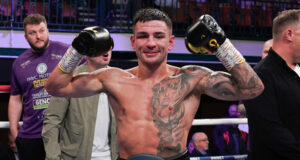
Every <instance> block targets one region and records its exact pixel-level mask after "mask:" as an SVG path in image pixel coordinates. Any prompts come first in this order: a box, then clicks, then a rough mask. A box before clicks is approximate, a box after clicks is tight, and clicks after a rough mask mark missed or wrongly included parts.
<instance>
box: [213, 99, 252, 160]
mask: <svg viewBox="0 0 300 160" xmlns="http://www.w3.org/2000/svg"><path fill="white" fill-rule="evenodd" d="M223 118H241V117H240V113H239V111H238V105H237V104H231V105H230V106H229V107H228V115H227V116H225V117H223ZM213 136H214V141H215V144H216V146H217V148H218V154H219V155H237V154H246V153H247V139H248V135H247V133H245V132H244V131H241V130H239V128H238V124H232V125H217V126H216V128H215V129H214V131H213Z"/></svg>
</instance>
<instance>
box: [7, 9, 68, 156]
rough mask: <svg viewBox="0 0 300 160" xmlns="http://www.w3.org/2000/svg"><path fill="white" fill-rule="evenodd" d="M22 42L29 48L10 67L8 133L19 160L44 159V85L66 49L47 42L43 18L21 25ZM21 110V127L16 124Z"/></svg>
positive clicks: (34, 17) (35, 16)
mask: <svg viewBox="0 0 300 160" xmlns="http://www.w3.org/2000/svg"><path fill="white" fill-rule="evenodd" d="M23 26H24V31H25V39H26V40H27V42H28V43H29V45H30V47H31V48H30V49H27V50H26V51H25V52H24V53H22V54H21V55H20V56H19V57H18V58H17V59H16V60H15V61H14V63H13V66H12V76H11V92H10V98H9V105H8V117H9V123H10V132H11V134H12V136H13V141H15V143H16V145H17V149H18V153H19V158H20V159H21V160H42V159H45V150H44V145H43V140H42V135H41V132H42V126H43V120H44V112H45V110H46V109H47V108H48V103H49V101H50V94H48V92H47V91H46V90H45V88H44V84H45V83H46V81H47V80H48V76H49V75H50V73H51V72H52V70H53V69H54V67H55V66H56V65H57V63H58V62H59V60H60V59H61V58H62V56H63V55H64V53H65V52H66V50H67V48H68V45H67V44H64V43H61V42H56V41H49V31H48V28H47V22H46V19H45V17H44V16H42V15H40V14H31V15H29V16H27V17H26V18H25V19H24V22H23ZM22 110H23V117H22V120H23V125H22V126H20V127H19V126H18V122H19V120H20V117H21V113H22Z"/></svg>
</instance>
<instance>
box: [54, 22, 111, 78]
mask: <svg viewBox="0 0 300 160" xmlns="http://www.w3.org/2000/svg"><path fill="white" fill-rule="evenodd" d="M113 47H114V41H113V39H112V38H111V37H110V34H109V32H108V31H107V30H106V29H105V28H100V27H97V26H96V27H87V28H85V29H83V30H82V31H81V32H80V33H79V34H78V35H77V36H76V37H75V39H74V40H73V42H72V45H71V46H70V47H69V48H68V50H67V51H66V53H65V55H64V56H63V57H62V59H61V60H60V62H59V63H58V68H59V69H60V70H61V71H62V72H64V73H70V72H72V71H73V70H74V69H75V68H76V66H77V65H78V64H79V63H80V62H81V60H82V58H83V57H84V55H86V56H89V57H95V56H99V55H100V54H102V53H104V52H107V51H109V50H111V49H113Z"/></svg>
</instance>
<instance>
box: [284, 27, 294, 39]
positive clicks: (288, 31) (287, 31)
mask: <svg viewBox="0 0 300 160" xmlns="http://www.w3.org/2000/svg"><path fill="white" fill-rule="evenodd" d="M282 36H283V38H284V39H285V40H287V41H292V40H293V36H294V31H293V29H292V28H287V29H285V30H284V32H283V35H282Z"/></svg>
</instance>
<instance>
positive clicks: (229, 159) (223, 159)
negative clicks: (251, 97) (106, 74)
mask: <svg viewBox="0 0 300 160" xmlns="http://www.w3.org/2000/svg"><path fill="white" fill-rule="evenodd" d="M9 90H10V86H8V85H7V86H6V85H5V86H4V85H0V93H9ZM247 123H248V120H247V118H216V119H194V121H193V123H192V125H193V126H208V125H220V124H227V125H229V124H247ZM22 124H23V122H19V125H22ZM1 129H9V122H8V121H0V130H1ZM190 160H247V155H226V156H209V157H191V158H190Z"/></svg>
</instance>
